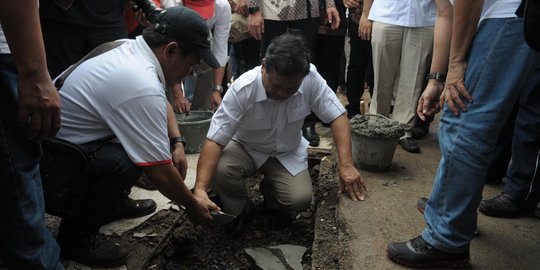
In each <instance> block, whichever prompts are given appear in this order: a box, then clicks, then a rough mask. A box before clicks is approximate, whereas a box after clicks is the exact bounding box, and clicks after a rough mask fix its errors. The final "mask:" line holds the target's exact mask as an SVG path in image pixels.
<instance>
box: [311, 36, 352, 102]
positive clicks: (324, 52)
mask: <svg viewBox="0 0 540 270" xmlns="http://www.w3.org/2000/svg"><path fill="white" fill-rule="evenodd" d="M316 40H317V46H316V49H315V61H314V64H315V66H316V67H317V71H318V72H319V74H321V76H322V77H323V78H324V79H325V80H326V83H327V84H328V86H330V88H331V89H332V90H333V91H334V92H336V91H337V88H338V86H339V71H340V62H341V61H340V59H341V57H342V56H343V49H341V50H340V49H339V48H343V45H344V42H345V37H343V36H332V35H321V34H319V35H317V38H316Z"/></svg>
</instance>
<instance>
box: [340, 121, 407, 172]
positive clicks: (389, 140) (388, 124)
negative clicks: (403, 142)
mask: <svg viewBox="0 0 540 270" xmlns="http://www.w3.org/2000/svg"><path fill="white" fill-rule="evenodd" d="M350 125H351V140H352V155H353V160H354V165H355V166H356V167H358V168H360V169H362V170H366V171H377V172H381V171H387V170H388V169H390V165H392V158H393V157H394V152H395V151H396V146H397V144H398V141H399V138H400V137H402V136H403V135H404V131H403V127H401V125H400V124H399V122H397V121H394V120H392V119H389V118H387V117H385V116H383V115H380V114H368V115H365V116H362V115H356V116H355V117H353V118H352V119H351V121H350Z"/></svg>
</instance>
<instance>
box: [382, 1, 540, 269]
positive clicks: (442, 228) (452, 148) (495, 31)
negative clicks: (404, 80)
mask: <svg viewBox="0 0 540 270" xmlns="http://www.w3.org/2000/svg"><path fill="white" fill-rule="evenodd" d="M519 4H520V0H506V1H487V0H486V1H466V0H457V1H455V2H454V6H453V20H452V34H451V42H450V54H449V57H448V59H449V64H448V75H447V78H446V83H445V85H444V90H442V91H441V88H440V87H438V88H435V87H431V88H427V89H426V91H424V93H423V94H422V97H421V98H420V101H419V105H418V109H417V112H418V115H419V116H420V117H422V118H423V117H425V116H427V115H430V114H435V113H437V112H438V111H439V108H440V103H439V102H440V101H439V98H440V97H442V98H443V100H442V101H441V102H444V104H445V107H444V110H443V112H442V116H441V121H440V124H439V144H440V148H441V154H442V158H441V161H440V163H439V167H438V169H437V174H436V175H435V182H434V184H433V189H432V191H431V195H430V197H429V201H428V203H427V207H426V208H425V212H424V218H425V220H426V228H425V229H424V230H423V231H422V233H421V235H420V236H417V237H415V238H413V239H411V240H409V241H405V242H394V243H389V244H388V245H387V246H386V250H387V255H388V257H389V258H390V259H391V260H392V261H394V262H396V263H398V264H401V265H405V266H409V267H415V268H444V267H451V268H463V267H466V266H468V265H469V260H470V255H469V250H470V243H471V241H472V239H473V237H474V232H475V230H476V226H477V215H478V214H477V209H478V205H479V204H480V200H481V199H482V190H483V187H484V179H485V176H486V171H487V168H488V166H489V162H490V160H489V159H486V157H489V156H491V154H492V153H493V149H494V148H495V144H496V142H497V137H498V135H499V134H500V131H501V129H502V127H503V125H504V123H505V121H506V119H507V118H508V116H509V115H510V112H511V110H512V108H513V107H514V104H516V102H517V100H518V98H519V96H520V95H521V94H522V93H525V92H524V91H523V89H525V88H524V85H525V83H526V80H527V78H528V77H529V76H530V75H531V74H532V72H534V71H535V70H536V69H537V68H538V66H539V65H540V55H539V54H538V53H537V52H534V51H533V50H532V49H531V48H529V46H527V44H526V43H525V40H524V38H523V19H522V18H517V17H516V15H515V12H516V9H517V7H518V6H519ZM536 33H537V32H536ZM502 55H504V57H501V56H502ZM441 94H443V95H442V96H441ZM537 94H538V93H536V94H535V95H536V96H537ZM529 98H535V99H537V97H534V96H531V97H529ZM536 110H538V106H536ZM533 126H535V124H533ZM536 127H538V125H537V124H536ZM537 130H538V129H537ZM537 130H536V131H537ZM534 133H535V132H533V134H534ZM537 133H538V132H536V134H535V135H537ZM535 154H536V153H535ZM528 164H530V163H529V162H528Z"/></svg>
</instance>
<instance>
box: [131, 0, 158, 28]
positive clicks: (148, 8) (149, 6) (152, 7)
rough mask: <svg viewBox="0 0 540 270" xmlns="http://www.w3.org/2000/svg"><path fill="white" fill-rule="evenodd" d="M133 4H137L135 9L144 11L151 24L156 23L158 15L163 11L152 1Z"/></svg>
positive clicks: (139, 1) (147, 0)
mask: <svg viewBox="0 0 540 270" xmlns="http://www.w3.org/2000/svg"><path fill="white" fill-rule="evenodd" d="M133 2H135V6H134V7H133V9H134V10H139V9H140V10H142V12H143V13H144V15H146V19H148V21H150V23H156V21H157V15H158V14H159V13H161V11H163V10H162V9H161V8H158V7H157V6H156V4H154V2H153V1H152V0H133Z"/></svg>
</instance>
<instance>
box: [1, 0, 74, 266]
mask: <svg viewBox="0 0 540 270" xmlns="http://www.w3.org/2000/svg"><path fill="white" fill-rule="evenodd" d="M0 22H1V24H2V25H1V26H0V214H1V216H2V218H0V258H1V259H2V260H3V261H4V263H5V264H6V266H7V268H8V269H47V270H60V269H64V267H63V266H62V264H61V263H60V261H59V257H60V248H59V246H58V244H57V243H56V241H55V240H54V239H53V237H52V236H51V233H50V232H49V230H47V228H46V227H45V205H44V199H43V188H42V186H41V177H40V174H39V159H40V157H41V147H40V145H39V141H41V140H43V139H44V138H51V137H54V135H55V134H56V132H57V131H58V129H59V128H60V99H59V97H58V92H57V91H56V88H55V87H54V85H53V83H52V81H51V78H50V77H49V74H48V72H47V62H46V59H45V49H44V46H43V39H42V37H41V30H40V23H39V14H38V3H37V1H36V0H21V1H0ZM4 33H5V36H4Z"/></svg>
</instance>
